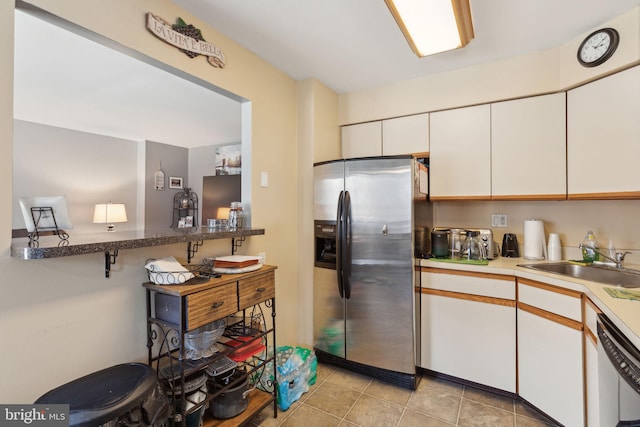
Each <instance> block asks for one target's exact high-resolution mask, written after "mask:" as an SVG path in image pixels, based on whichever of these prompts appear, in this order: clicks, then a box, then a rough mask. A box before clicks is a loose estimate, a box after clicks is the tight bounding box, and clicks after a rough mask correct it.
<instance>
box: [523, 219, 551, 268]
mask: <svg viewBox="0 0 640 427" xmlns="http://www.w3.org/2000/svg"><path fill="white" fill-rule="evenodd" d="M524 257H525V259H536V260H541V259H545V258H546V257H547V243H546V241H545V238H544V224H543V222H542V221H540V220H537V219H526V220H525V221H524Z"/></svg>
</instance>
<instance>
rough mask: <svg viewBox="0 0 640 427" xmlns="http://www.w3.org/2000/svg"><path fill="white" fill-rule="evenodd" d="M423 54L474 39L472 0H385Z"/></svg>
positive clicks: (404, 30) (448, 48) (403, 29)
mask: <svg viewBox="0 0 640 427" xmlns="http://www.w3.org/2000/svg"><path fill="white" fill-rule="evenodd" d="M384 1H385V3H386V4H387V7H388V8H389V10H390V11H391V14H392V15H393V17H394V18H395V20H396V22H397V23H398V26H399V27H400V29H401V30H402V33H403V34H404V37H405V38H406V39H407V42H408V43H409V46H411V49H412V50H413V52H414V53H415V54H416V55H418V56H419V57H420V58H422V57H423V56H427V55H433V54H434V53H440V52H444V51H447V50H452V49H458V48H461V47H464V46H466V45H467V44H469V42H470V41H471V40H472V39H473V37H474V33H473V22H472V20H471V7H470V6H469V0H384Z"/></svg>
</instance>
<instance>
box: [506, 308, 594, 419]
mask: <svg viewBox="0 0 640 427" xmlns="http://www.w3.org/2000/svg"><path fill="white" fill-rule="evenodd" d="M545 313H546V312H545ZM569 322H571V321H569ZM576 323H577V322H576ZM583 392H584V387H583V371H582V331H581V330H579V329H574V328H572V327H569V326H567V325H565V324H562V323H559V322H557V321H554V320H549V319H548V318H545V317H542V316H540V315H538V314H533V313H531V312H529V311H525V310H522V309H520V308H518V394H519V395H520V396H521V397H522V398H523V399H525V400H527V401H528V402H529V403H531V404H532V405H533V406H535V407H537V408H539V409H540V410H541V411H543V412H545V413H546V414H548V415H549V416H551V417H552V418H554V419H555V420H557V421H558V422H560V423H561V424H563V425H566V426H582V425H584V395H583Z"/></svg>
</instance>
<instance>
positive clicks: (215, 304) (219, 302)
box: [211, 301, 224, 308]
mask: <svg viewBox="0 0 640 427" xmlns="http://www.w3.org/2000/svg"><path fill="white" fill-rule="evenodd" d="M222 304H224V301H217V302H214V303H213V305H212V306H211V308H220V307H222Z"/></svg>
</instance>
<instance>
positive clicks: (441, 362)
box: [420, 294, 516, 393]
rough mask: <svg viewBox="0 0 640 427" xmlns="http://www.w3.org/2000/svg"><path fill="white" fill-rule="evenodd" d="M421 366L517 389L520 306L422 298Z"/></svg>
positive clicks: (441, 297)
mask: <svg viewBox="0 0 640 427" xmlns="http://www.w3.org/2000/svg"><path fill="white" fill-rule="evenodd" d="M421 303H422V316H421V328H420V330H421V348H420V355H421V361H420V366H421V367H423V368H426V369H431V370H433V371H436V372H440V373H443V374H447V375H452V376H454V377H458V378H462V379H465V380H468V381H474V382H477V383H480V384H484V385H488V386H491V387H495V388H497V389H500V390H505V391H509V392H512V393H515V391H516V377H515V374H516V354H515V352H516V346H515V333H516V331H515V329H516V326H515V325H516V318H515V317H516V314H515V307H513V306H511V307H510V306H506V305H499V304H495V303H489V302H478V301H474V300H471V299H462V298H456V297H450V296H441V295H430V294H423V295H422V296H421Z"/></svg>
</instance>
